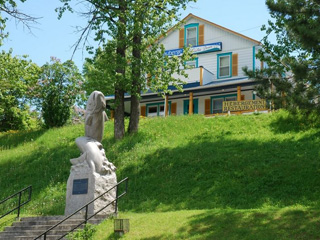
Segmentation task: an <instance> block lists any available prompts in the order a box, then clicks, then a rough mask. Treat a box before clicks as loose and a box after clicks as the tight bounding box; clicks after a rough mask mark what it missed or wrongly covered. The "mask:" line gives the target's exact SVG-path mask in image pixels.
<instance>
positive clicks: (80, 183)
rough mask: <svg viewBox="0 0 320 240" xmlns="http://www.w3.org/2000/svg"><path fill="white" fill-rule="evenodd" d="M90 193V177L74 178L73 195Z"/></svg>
mask: <svg viewBox="0 0 320 240" xmlns="http://www.w3.org/2000/svg"><path fill="white" fill-rule="evenodd" d="M87 193H88V178H84V179H75V180H73V187H72V195H79V194H87Z"/></svg>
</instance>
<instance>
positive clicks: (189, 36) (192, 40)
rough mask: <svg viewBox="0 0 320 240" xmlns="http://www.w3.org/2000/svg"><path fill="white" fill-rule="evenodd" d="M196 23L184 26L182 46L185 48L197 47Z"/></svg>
mask: <svg viewBox="0 0 320 240" xmlns="http://www.w3.org/2000/svg"><path fill="white" fill-rule="evenodd" d="M198 28H199V24H198V23H191V24H188V25H185V26H184V30H185V31H184V33H185V36H184V45H185V46H187V47H188V46H189V45H191V46H197V45H198Z"/></svg>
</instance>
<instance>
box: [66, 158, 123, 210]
mask: <svg viewBox="0 0 320 240" xmlns="http://www.w3.org/2000/svg"><path fill="white" fill-rule="evenodd" d="M116 184H117V177H116V174H115V172H112V173H111V174H109V175H100V174H98V173H95V172H93V171H92V169H91V168H89V166H88V164H87V163H86V162H84V163H82V164H78V165H77V166H73V167H72V169H71V172H70V176H69V179H68V183H67V197H66V208H65V215H70V214H72V213H74V212H75V211H76V210H78V209H79V208H81V207H82V206H84V205H85V204H87V203H88V202H90V201H91V200H93V199H95V198H96V197H98V196H99V195H101V194H102V193H104V192H106V191H107V190H109V189H110V188H112V187H113V186H114V185H116ZM115 198H116V189H113V190H111V191H110V192H108V193H106V194H105V195H104V196H102V197H101V198H99V199H98V200H96V201H95V202H93V203H92V204H90V205H89V208H88V214H89V215H92V214H93V213H96V212H97V211H99V210H100V209H101V208H103V207H104V206H106V205H107V204H108V203H110V202H112V201H113V200H114V199H115ZM81 212H82V213H83V214H84V213H85V209H83V210H82V211H81ZM114 212H115V203H114V204H111V205H110V206H108V207H107V208H105V209H104V210H103V211H101V212H99V213H98V214H99V215H110V214H113V213H114Z"/></svg>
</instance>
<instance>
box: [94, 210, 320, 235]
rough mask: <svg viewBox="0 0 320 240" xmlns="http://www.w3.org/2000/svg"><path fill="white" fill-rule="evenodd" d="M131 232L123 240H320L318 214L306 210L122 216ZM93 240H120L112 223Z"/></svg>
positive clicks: (176, 212) (100, 229)
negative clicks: (128, 224) (127, 220)
mask: <svg viewBox="0 0 320 240" xmlns="http://www.w3.org/2000/svg"><path fill="white" fill-rule="evenodd" d="M119 217H120V218H128V219H129V221H130V231H129V232H128V233H126V234H125V235H124V236H123V237H122V238H121V239H144V240H147V239H148V240H151V239H152V240H160V239H161V240H166V239H192V240H195V239H198V240H205V239H207V240H212V239H218V240H220V239H228V240H231V239H234V240H239V239H241V240H256V239H259V240H274V239H277V240H279V239H319V227H320V222H319V221H320V216H319V211H312V210H307V209H305V208H304V207H290V208H283V209H254V210H252V209H251V210H234V209H212V210H181V211H174V212H162V213H159V212H158V213H132V212H128V213H122V214H120V216H119ZM94 239H98V240H107V239H117V235H115V234H114V233H113V220H112V219H109V220H106V221H104V222H103V223H102V224H100V225H99V227H98V228H97V232H96V234H95V237H94Z"/></svg>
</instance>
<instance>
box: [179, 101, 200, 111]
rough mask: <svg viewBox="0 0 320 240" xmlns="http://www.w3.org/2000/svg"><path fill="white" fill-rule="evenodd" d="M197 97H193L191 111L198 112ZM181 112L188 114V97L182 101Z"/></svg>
mask: <svg viewBox="0 0 320 240" xmlns="http://www.w3.org/2000/svg"><path fill="white" fill-rule="evenodd" d="M198 103H199V99H193V113H194V114H198V109H199V106H198ZM183 114H189V99H187V100H184V101H183Z"/></svg>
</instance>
